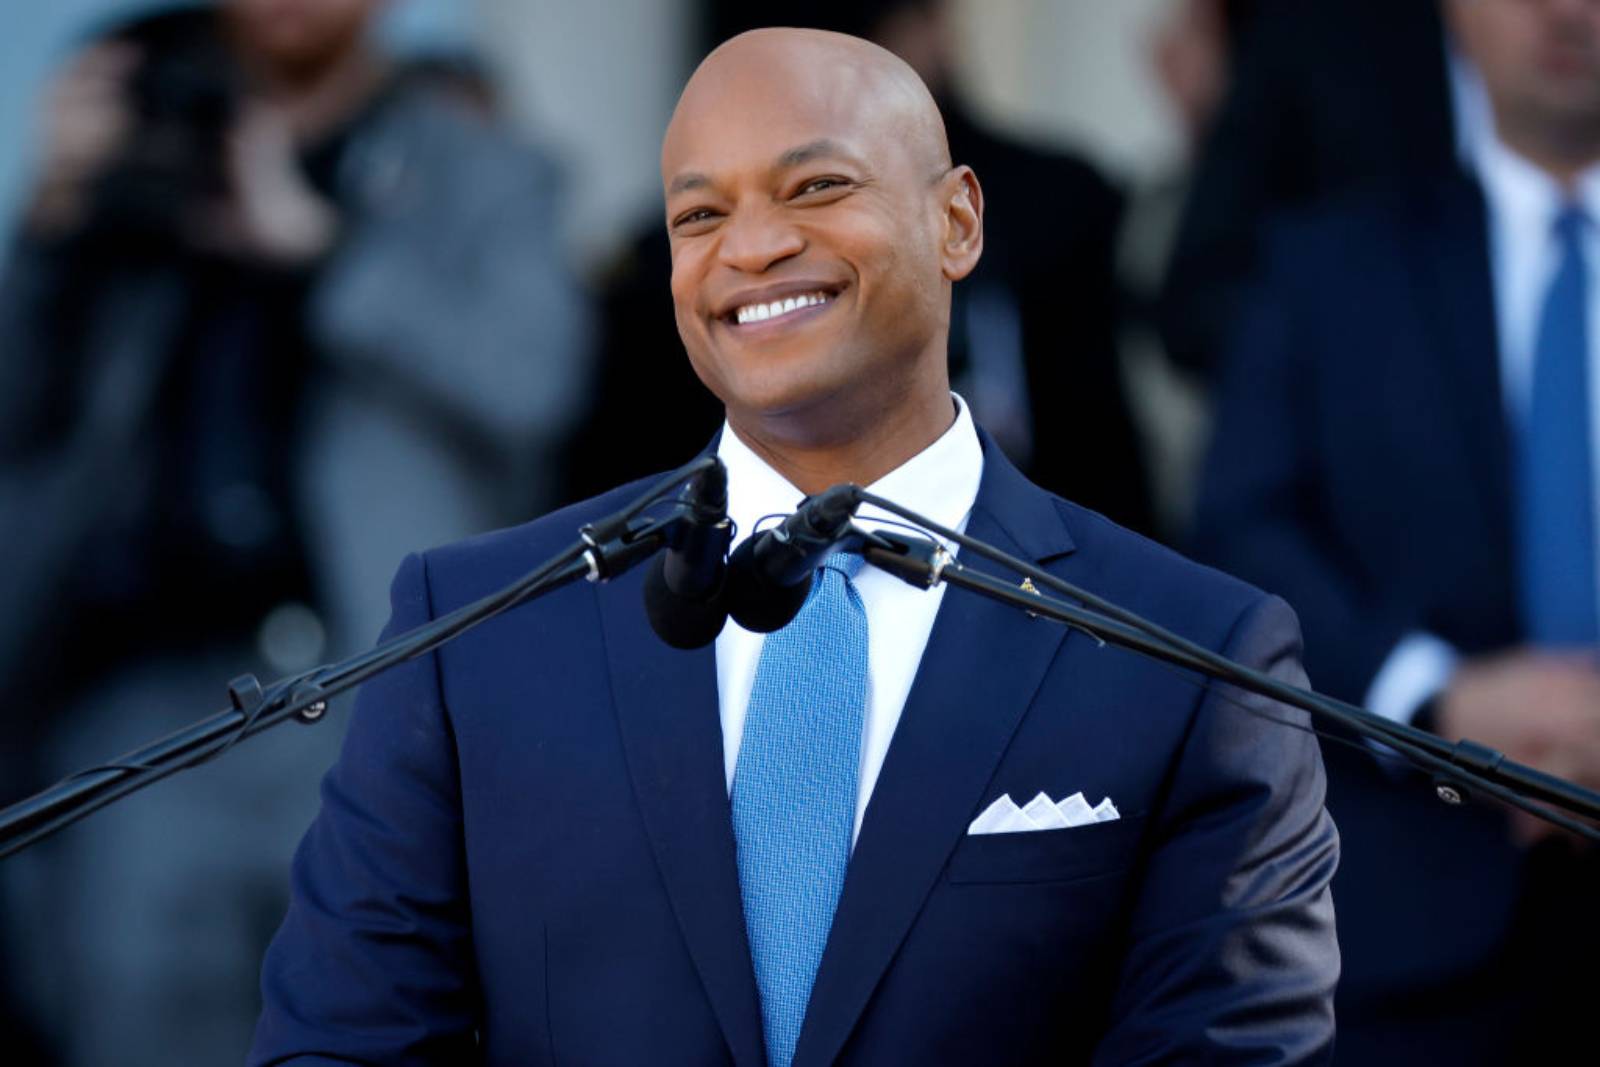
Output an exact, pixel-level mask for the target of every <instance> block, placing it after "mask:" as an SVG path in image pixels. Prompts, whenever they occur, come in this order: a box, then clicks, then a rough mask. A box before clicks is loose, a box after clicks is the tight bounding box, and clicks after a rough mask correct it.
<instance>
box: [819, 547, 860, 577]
mask: <svg viewBox="0 0 1600 1067" xmlns="http://www.w3.org/2000/svg"><path fill="white" fill-rule="evenodd" d="M866 562H867V561H866V557H864V556H862V555H861V554H860V553H858V552H834V553H831V554H829V556H828V558H827V559H824V560H823V561H822V568H821V569H823V570H830V571H838V572H839V573H840V574H842V575H844V577H845V578H846V579H847V580H849V579H853V578H855V576H856V575H858V574H860V573H861V567H862V565H863V564H865V563H866Z"/></svg>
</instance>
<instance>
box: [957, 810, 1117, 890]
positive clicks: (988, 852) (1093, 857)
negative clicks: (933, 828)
mask: <svg viewBox="0 0 1600 1067" xmlns="http://www.w3.org/2000/svg"><path fill="white" fill-rule="evenodd" d="M1143 825H1144V817H1143V816H1141V815H1124V816H1123V817H1122V818H1120V819H1115V820H1113V821H1111V822H1100V823H1092V824H1090V825H1088V826H1071V827H1065V828H1063V829H1059V830H1030V831H1025V832H1022V833H1011V834H968V835H967V836H966V837H964V838H962V839H961V843H960V844H959V845H957V846H956V849H955V852H953V853H952V854H951V856H950V862H949V864H948V865H947V866H946V868H945V876H946V878H947V879H948V880H949V881H950V882H951V883H952V884H955V885H981V884H996V883H1000V884H1004V883H1027V882H1077V881H1082V880H1085V879H1089V878H1099V877H1102V876H1104V875H1108V874H1115V873H1117V872H1118V871H1121V870H1124V869H1125V868H1127V867H1128V866H1130V865H1131V864H1132V863H1133V859H1134V855H1135V852H1136V850H1137V848H1138V843H1139V831H1140V829H1141V828H1142V827H1143Z"/></svg>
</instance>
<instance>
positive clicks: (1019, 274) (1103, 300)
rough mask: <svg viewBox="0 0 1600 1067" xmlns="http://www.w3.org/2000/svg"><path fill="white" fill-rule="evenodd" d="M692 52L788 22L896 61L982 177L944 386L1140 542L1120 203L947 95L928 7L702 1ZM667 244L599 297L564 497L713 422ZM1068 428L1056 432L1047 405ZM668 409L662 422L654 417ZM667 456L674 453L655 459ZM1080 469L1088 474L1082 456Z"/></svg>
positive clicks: (936, 23) (940, 35)
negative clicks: (581, 418) (977, 229)
mask: <svg viewBox="0 0 1600 1067" xmlns="http://www.w3.org/2000/svg"><path fill="white" fill-rule="evenodd" d="M707 20H708V21H709V22H710V23H711V33H710V35H709V40H710V42H711V43H717V42H720V41H724V40H727V39H728V38H730V37H732V36H734V34H735V33H738V32H742V31H744V30H749V29H757V28H760V27H763V26H774V25H780V26H781V25H793V24H796V23H797V22H798V24H800V25H803V26H806V27H810V28H814V29H823V30H834V31H837V32H843V33H847V34H851V35H853V36H860V37H865V38H867V39H868V40H871V41H873V42H874V43H876V44H879V45H882V46H883V47H885V48H887V49H888V50H889V51H891V52H893V53H894V54H895V55H897V56H899V57H900V58H902V59H904V60H906V62H907V63H908V64H909V65H910V66H911V68H912V69H913V70H915V71H916V72H917V74H918V75H919V76H920V77H921V78H922V80H923V83H924V84H926V85H927V86H928V88H929V90H930V91H931V92H932V93H933V95H934V99H935V100H936V101H937V102H938V104H939V110H940V112H941V114H943V115H944V121H945V132H946V136H947V139H948V141H949V144H950V148H951V153H952V155H953V156H954V157H955V158H957V159H959V160H961V161H962V162H964V163H966V164H967V165H969V166H971V167H973V168H974V169H975V170H976V171H977V172H978V173H980V174H982V175H983V183H984V188H985V189H987V190H988V191H989V194H990V196H989V199H990V205H991V210H990V211H989V213H988V215H987V217H986V218H985V219H984V230H985V233H984V255H983V260H982V262H980V263H979V265H978V266H977V267H976V268H975V269H974V271H973V274H972V276H971V277H970V278H968V279H967V281H966V284H964V285H962V286H960V287H959V288H958V289H957V290H956V291H955V293H954V296H953V298H952V304H951V323H950V344H949V356H950V365H951V378H952V381H953V382H954V383H955V385H956V388H957V389H958V391H960V392H961V393H962V395H963V396H965V397H966V398H967V399H968V401H969V402H970V403H971V405H972V409H973V414H974V416H975V417H976V418H977V419H978V420H979V422H981V423H982V424H983V425H984V427H985V428H986V429H987V430H988V431H989V432H990V433H991V434H993V435H994V438H995V440H996V442H997V443H998V444H999V445H1000V447H1001V448H1002V449H1003V450H1004V451H1005V453H1006V456H1007V458H1009V459H1010V460H1012V461H1013V462H1014V463H1016V464H1017V466H1019V467H1020V468H1022V470H1023V471H1024V472H1025V473H1026V474H1027V476H1028V478H1029V479H1030V480H1032V481H1034V482H1036V483H1038V484H1039V485H1041V486H1043V487H1045V488H1046V489H1049V490H1051V491H1052V492H1056V493H1060V494H1061V495H1063V496H1067V497H1070V498H1071V499H1072V500H1074V501H1076V502H1078V503H1080V504H1083V505H1085V506H1086V507H1090V508H1093V509H1094V510H1095V511H1099V512H1102V513H1103V514H1105V515H1106V516H1108V517H1109V518H1111V519H1113V520H1115V521H1116V522H1118V523H1120V524H1122V525H1124V526H1128V527H1131V528H1133V529H1135V530H1138V531H1140V532H1142V533H1152V532H1156V523H1155V509H1154V506H1153V505H1154V502H1153V499H1152V495H1151V481H1150V476H1149V470H1148V467H1147V464H1146V463H1145V457H1144V455H1143V448H1142V441H1141V439H1140V435H1139V433H1138V429H1137V426H1136V424H1135V419H1134V416H1133V412H1132V409H1131V407H1130V404H1129V400H1128V396H1127V391H1126V389H1125V388H1124V382H1123V375H1122V369H1121V365H1120V362H1119V356H1118V351H1117V334H1118V329H1119V326H1120V325H1121V315H1122V307H1121V302H1120V300H1119V297H1118V293H1117V287H1116V278H1115V269H1116V268H1115V265H1114V262H1113V261H1114V259H1115V258H1116V252H1117V235H1118V232H1119V229H1120V226H1121V222H1122V216H1123V198H1122V195H1121V193H1120V192H1119V191H1117V190H1116V189H1114V188H1113V187H1112V186H1111V185H1110V184H1109V183H1108V182H1107V181H1106V179H1105V178H1104V177H1102V176H1101V174H1100V173H1099V172H1098V171H1096V170H1095V169H1094V168H1093V167H1091V166H1090V165H1089V164H1088V163H1086V162H1084V161H1083V160H1081V159H1078V158H1077V157H1075V156H1072V155H1068V154H1065V153H1056V152H1047V151H1043V150H1041V149H1039V148H1038V147H1037V146H1035V145H1032V144H1029V143H1027V142H1025V141H1021V140H1018V139H1016V138H1015V137H1012V136H1009V135H1006V134H1003V133H1000V132H998V131H996V130H995V129H994V128H992V127H991V126H990V125H989V124H987V123H986V122H984V121H982V120H981V119H979V118H978V117H977V116H975V115H974V114H973V113H972V111H971V109H970V108H968V107H967V106H966V105H965V103H964V102H963V101H962V99H961V94H960V93H959V92H958V91H957V85H956V82H957V77H956V65H957V59H958V53H959V42H960V38H959V34H958V33H957V31H956V28H955V26H954V25H953V23H954V18H953V14H952V11H951V5H950V4H949V3H947V2H945V0H825V2H822V3H816V4H811V5H808V6H807V7H806V9H805V10H804V11H803V12H800V11H796V10H795V9H794V7H793V5H790V4H779V3H775V2H773V0H758V2H752V0H739V2H718V3H715V4H713V5H711V7H710V9H709V10H708V11H707ZM669 268H670V253H669V249H668V241H667V235H666V234H665V233H664V232H663V231H662V229H661V226H660V223H659V222H658V221H656V220H653V219H652V220H651V221H650V225H649V229H648V231H647V232H645V233H644V234H642V235H641V236H640V237H639V238H638V239H637V240H636V241H634V242H633V244H632V245H631V247H630V249H629V251H628V254H627V256H626V257H625V258H624V259H623V260H621V261H620V262H619V263H618V265H617V266H616V268H615V269H614V270H613V272H612V274H611V276H610V278H609V279H608V281H607V285H606V289H605V297H604V300H605V305H606V308H607V310H608V311H610V312H611V314H608V315H607V316H606V319H605V324H604V329H603V332H602V337H601V341H602V343H601V348H600V353H599V357H598V358H599V359H600V362H601V370H600V372H599V373H597V374H596V376H595V380H596V381H597V382H599V383H614V382H616V381H627V382H629V383H631V384H632V385H633V388H632V389H630V390H619V389H617V388H615V387H614V386H612V385H608V384H601V385H600V386H599V387H598V389H597V392H596V394H595V400H594V403H593V405H592V408H591V410H590V412H589V414H588V415H587V417H586V421H585V425H584V427H583V429H582V431H581V433H580V435H579V437H578V439H577V441H576V442H575V443H574V446H573V448H572V461H571V464H570V466H569V477H570V479H571V484H572V487H573V490H574V492H573V499H576V498H577V497H578V496H579V495H583V496H587V495H590V494H592V493H598V492H600V491H601V490H602V489H606V488H609V487H611V486H613V485H616V484H617V483H618V482H619V481H623V480H627V479H632V478H635V477H640V476H643V475H645V474H647V473H650V472H651V471H653V470H655V469H656V467H657V466H658V465H659V464H657V463H656V462H654V457H651V456H644V455H638V454H634V453H630V452H629V451H628V450H627V449H625V448H619V447H618V442H619V441H623V440H626V438H627V434H628V428H630V427H633V426H638V425H650V426H652V428H653V429H657V432H659V433H660V434H661V435H662V443H663V444H671V445H675V446H677V447H678V448H679V449H680V450H683V451H692V450H693V449H695V448H698V447H700V446H701V445H702V444H703V443H704V441H705V439H706V437H707V436H709V435H710V434H711V433H712V432H713V430H714V429H715V427H716V426H717V425H718V424H719V423H720V422H721V419H722V410H721V408H720V406H719V405H718V404H717V403H716V401H715V398H713V397H711V396H710V395H708V394H707V393H706V391H705V390H704V389H703V388H702V387H701V386H700V383H699V382H697V381H696V380H695V379H694V375H693V374H692V373H691V372H690V369H689V367H688V365H687V364H686V363H685V362H684V361H683V360H682V359H668V358H663V357H664V356H665V355H666V354H667V353H672V352H678V351H680V344H679V341H678V337H677V334H676V332H675V330H674V327H673V320H672V307H671V302H670V301H669V300H668V294H667V291H666V286H665V285H663V284H662V283H663V281H664V280H665V279H666V277H667V273H668V270H669ZM1069 392H1070V394H1071V395H1072V396H1073V397H1075V398H1076V401H1075V413H1074V417H1073V418H1070V419H1062V418H1058V417H1056V414H1055V405H1056V404H1058V403H1059V402H1060V399H1061V397H1062V396H1064V395H1067V394H1068V393H1069ZM668 407H670V409H671V410H672V411H673V412H674V413H675V415H676V417H675V418H673V419H672V420H664V419H661V418H659V413H660V412H661V411H662V410H663V409H665V408H668ZM667 454H669V455H670V454H674V453H672V452H669V453H667ZM1091 456H1092V457H1094V460H1093V462H1090V461H1088V460H1087V459H1086V457H1091Z"/></svg>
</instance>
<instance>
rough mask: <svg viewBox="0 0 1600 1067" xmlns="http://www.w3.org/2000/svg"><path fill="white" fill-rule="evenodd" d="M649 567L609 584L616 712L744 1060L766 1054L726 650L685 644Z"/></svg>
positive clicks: (653, 825)
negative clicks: (734, 791)
mask: <svg viewBox="0 0 1600 1067" xmlns="http://www.w3.org/2000/svg"><path fill="white" fill-rule="evenodd" d="M642 573H643V568H640V569H639V570H637V571H635V572H633V573H632V574H629V575H625V576H624V577H623V578H621V579H619V580H618V581H617V582H615V583H614V586H613V588H611V589H609V590H607V591H605V592H604V593H602V595H601V597H600V601H601V613H602V616H603V618H604V632H605V641H606V656H607V661H608V665H609V668H610V672H611V685H612V694H613V697H614V698H615V700H616V706H617V719H618V724H619V727H620V730H621V735H622V744H623V749H624V751H625V752H626V754H627V761H628V769H629V772H630V774H631V776H632V779H633V786H634V791H635V794H636V795H637V797H638V801H639V811H640V814H641V816H642V818H643V820H644V826H645V832H646V834H647V835H648V836H649V838H650V843H651V846H652V847H653V849H654V851H655V856H656V862H657V865H658V867H659V868H660V871H661V878H662V881H663V882H664V883H665V885H666V890H667V895H668V896H669V897H670V898H671V901H672V907H673V911H674V913H675V914H676V915H677V917H678V924H679V927H680V928H681V929H682V932H683V938H684V941H685V942H686V943H687V945H688V948H689V955H690V956H691V957H692V958H693V960H694V964H695V968H696V970H697V971H698V972H699V974H700V980H701V982H702V983H703V984H704V985H705V990H706V996H707V998H708V999H709V1000H710V1002H711V1007H712V1011H713V1012H714V1013H715V1015H716V1018H717V1022H718V1023H719V1024H720V1025H721V1027H722V1032H723V1036H724V1037H725V1038H726V1039H727V1042H728V1047H729V1048H730V1049H731V1050H732V1052H733V1058H734V1062H735V1063H737V1064H740V1065H741V1067H761V1065H762V1064H764V1063H765V1062H766V1053H765V1050H764V1045H763V1042H762V1036H761V1008H760V1001H759V999H758V997H757V994H756V984H755V974H754V971H753V969H752V967H751V963H750V946H749V942H748V940H747V939H746V937H745V929H744V912H743V909H742V907H741V905H740V900H739V876H738V867H737V864H736V861H735V858H734V843H733V828H732V823H731V820H730V817H729V809H728V793H727V786H726V782H725V779H724V772H723V763H722V724H721V719H720V717H719V715H718V710H717V679H716V658H715V654H714V652H713V651H712V649H711V648H705V649H702V650H700V651H697V652H680V651H677V650H675V649H671V648H668V647H667V646H666V645H665V644H663V643H662V642H661V640H660V639H659V638H657V637H656V635H655V634H654V633H653V632H651V630H650V628H649V626H648V624H647V623H646V621H645V615H644V612H643V611H642V610H641V609H640V607H639V601H640V594H639V588H640V584H641V576H642Z"/></svg>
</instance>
